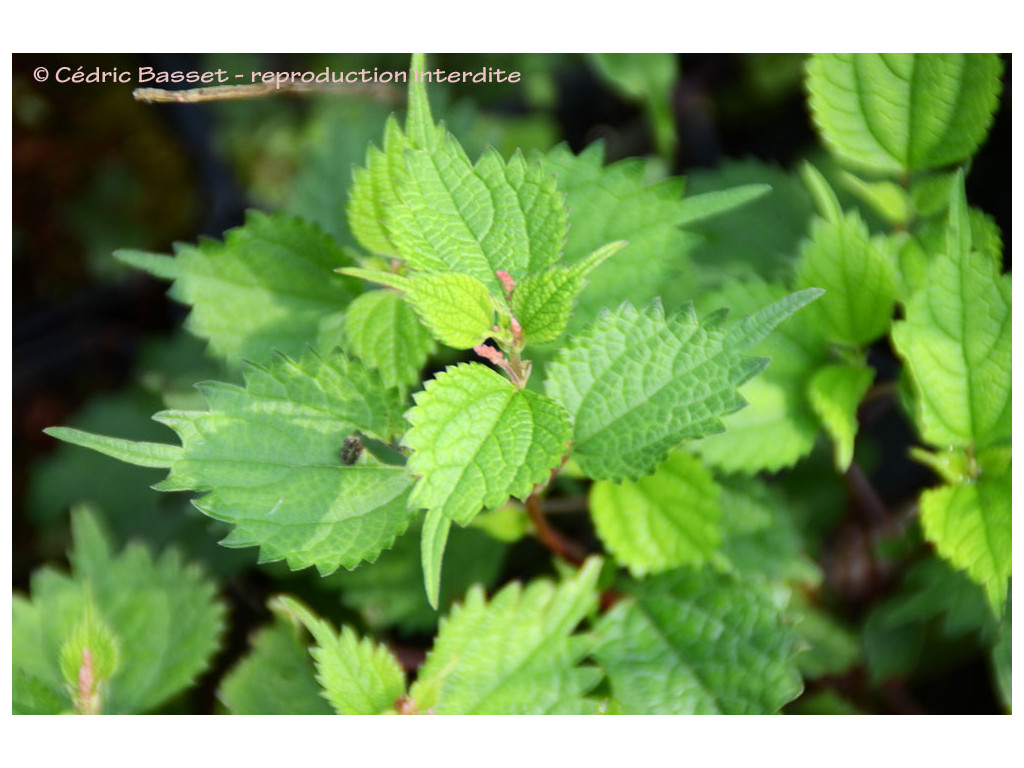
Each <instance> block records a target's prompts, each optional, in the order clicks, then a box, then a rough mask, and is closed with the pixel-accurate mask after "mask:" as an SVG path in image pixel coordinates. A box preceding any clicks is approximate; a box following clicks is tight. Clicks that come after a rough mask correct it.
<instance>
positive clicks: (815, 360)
mask: <svg viewBox="0 0 1024 768" xmlns="http://www.w3.org/2000/svg"><path fill="white" fill-rule="evenodd" d="M787 293H788V291H787V290H786V288H785V287H784V286H782V285H781V284H779V283H766V282H764V281H762V280H760V279H758V278H751V277H748V278H746V279H744V280H742V281H735V280H731V281H729V282H727V283H725V284H724V285H723V286H722V288H721V289H720V290H718V291H713V292H710V293H706V294H704V295H703V296H702V297H701V302H700V306H701V307H702V308H704V309H707V310H712V309H717V308H719V307H729V308H730V313H731V314H732V313H734V314H735V315H736V316H741V315H745V314H748V313H751V312H754V311H756V310H757V309H758V308H759V307H763V306H765V305H766V304H769V303H770V302H773V301H778V300H780V299H782V298H783V297H785V296H786V295H787ZM808 315H809V313H806V312H800V313H798V314H797V315H796V316H795V317H791V318H789V319H788V320H787V321H786V322H784V323H783V324H782V325H781V326H780V327H779V328H778V329H777V330H776V331H775V332H773V333H772V334H771V335H770V336H769V337H768V338H767V339H765V340H764V341H763V342H761V343H760V344H758V345H756V346H755V347H753V348H752V349H751V350H750V352H751V354H756V355H761V356H764V357H769V358H771V361H772V362H771V364H770V365H769V366H768V368H767V369H766V370H765V371H764V372H763V373H762V374H761V375H759V376H757V377H755V378H754V379H753V380H751V381H748V382H747V383H746V384H744V385H743V386H742V387H740V390H739V392H740V396H741V397H742V398H743V399H744V400H745V401H746V402H747V406H746V407H745V408H743V410H741V411H739V412H737V413H732V414H729V415H727V416H725V417H724V418H723V419H722V423H723V424H724V425H725V431H724V432H722V433H720V434H716V435H711V436H709V437H707V438H705V439H703V440H701V441H700V443H699V444H697V450H698V451H699V452H700V454H701V457H702V458H703V459H704V461H705V462H706V463H707V464H709V465H711V466H713V467H716V468H718V469H721V470H723V471H725V472H743V473H748V474H749V473H753V472H759V471H763V470H769V471H777V470H779V469H782V468H784V467H789V466H792V465H793V464H795V463H796V462H797V461H798V460H799V459H801V458H803V457H804V456H806V455H807V454H808V453H810V451H811V450H812V449H813V448H814V443H815V440H816V439H817V436H818V424H817V421H816V419H815V417H814V413H813V411H812V410H811V408H810V405H809V404H808V402H807V397H806V394H805V392H806V389H807V383H808V381H809V380H810V378H811V376H812V375H813V374H814V371H815V369H816V368H817V366H818V365H820V364H821V363H822V362H823V361H825V360H826V359H827V356H828V344H827V342H826V341H825V339H824V337H823V336H822V334H821V329H820V327H819V326H818V325H817V324H816V323H815V322H814V321H813V320H812V319H811V318H809V317H808Z"/></svg>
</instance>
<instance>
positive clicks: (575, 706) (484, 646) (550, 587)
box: [410, 558, 601, 715]
mask: <svg viewBox="0 0 1024 768" xmlns="http://www.w3.org/2000/svg"><path fill="white" fill-rule="evenodd" d="M600 571H601V561H600V559H598V558H591V559H589V560H588V561H587V562H586V563H584V565H583V566H582V567H581V568H580V570H579V571H578V572H577V573H576V574H575V575H574V576H573V577H571V578H570V579H567V580H566V581H564V582H562V583H561V584H559V585H555V584H552V583H551V582H549V581H547V580H545V579H538V580H535V581H531V582H530V583H529V584H528V585H527V586H526V587H523V586H521V585H520V584H518V583H513V584H510V585H509V586H507V587H505V588H504V589H502V590H501V591H500V592H498V594H496V595H495V596H494V597H493V598H491V600H490V601H489V602H488V601H487V600H486V599H485V597H484V592H483V589H481V588H480V587H473V588H472V589H470V591H469V592H468V594H467V595H466V599H465V602H464V603H462V604H461V605H456V606H455V607H454V608H453V609H452V612H451V614H450V615H449V616H448V617H446V618H444V619H442V621H441V628H440V631H439V632H438V636H437V639H436V641H435V642H434V647H433V648H432V649H431V651H430V653H429V654H428V656H427V661H426V663H425V664H424V665H423V666H422V667H420V671H419V675H418V677H417V680H416V682H415V683H414V684H413V686H412V688H411V689H410V696H411V698H412V700H413V701H414V702H415V704H416V707H417V710H418V711H419V712H426V711H433V712H435V713H436V714H439V715H440V714H462V715H468V714H495V715H496V714H502V715H509V714H558V713H561V714H582V713H584V712H588V711H589V712H593V711H595V710H596V702H595V703H588V702H587V701H586V700H585V699H584V698H583V697H584V696H585V695H586V694H587V693H588V692H589V691H590V690H591V689H592V688H593V687H594V686H595V685H596V684H597V682H598V680H599V679H600V672H598V670H596V669H594V668H592V667H591V668H587V667H582V666H579V663H580V662H581V661H582V660H583V658H584V657H585V656H586V655H587V654H588V653H589V651H590V650H591V648H592V646H593V641H592V639H591V637H590V636H589V635H579V634H573V631H574V630H575V629H576V627H577V626H578V625H579V624H580V622H581V621H583V619H584V618H586V617H587V616H589V615H590V614H591V613H592V612H593V611H594V610H595V609H596V608H597V598H598V594H597V579H598V576H599V574H600Z"/></svg>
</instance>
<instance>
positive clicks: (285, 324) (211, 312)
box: [115, 211, 359, 364]
mask: <svg viewBox="0 0 1024 768" xmlns="http://www.w3.org/2000/svg"><path fill="white" fill-rule="evenodd" d="M115 256H116V257H117V258H118V259H120V260H121V261H123V262H125V263H127V264H130V265H133V266H137V267H139V268H141V269H152V271H153V273H154V274H155V275H156V276H157V277H168V276H169V274H170V271H171V270H170V269H169V268H167V269H165V268H162V267H161V268H153V265H154V260H153V257H152V255H151V254H140V253H139V252H137V251H118V252H117V253H116V254H115ZM347 263H351V262H350V260H349V258H348V257H347V256H346V255H345V253H344V252H343V251H342V250H341V248H339V247H338V245H337V244H336V243H335V241H334V240H333V239H332V238H331V237H329V236H328V235H326V234H324V233H323V232H322V231H321V230H320V229H319V228H318V227H317V226H315V225H313V224H309V223H307V222H304V221H302V220H300V219H295V218H292V217H290V216H286V215H284V214H274V215H270V216H268V215H266V214H263V213H258V212H256V211H250V212H249V213H248V215H247V216H246V221H245V225H244V226H241V227H237V228H235V229H231V230H229V231H228V232H226V233H225V236H224V241H223V242H219V241H216V240H202V241H201V242H200V243H199V245H198V246H193V245H178V246H177V248H176V255H175V258H174V262H173V274H174V277H175V281H174V285H173V286H171V290H170V292H169V295H170V296H171V297H172V298H174V299H176V300H177V301H180V302H181V303H183V304H188V305H190V306H191V307H192V311H191V313H190V314H189V316H188V319H187V320H186V327H187V328H188V329H189V330H190V331H191V332H192V333H194V334H195V335H196V336H199V337H200V338H203V339H206V340H207V341H209V343H210V348H211V349H212V350H213V351H214V352H215V353H217V354H218V355H221V356H223V357H224V358H226V359H227V360H228V361H229V362H231V363H233V364H237V363H238V362H239V361H240V360H241V359H243V358H247V359H249V358H251V359H257V360H260V359H265V358H266V357H267V356H268V355H269V354H270V352H271V351H278V352H283V353H285V354H298V353H300V352H301V351H302V350H303V349H305V348H306V346H308V345H310V344H312V345H314V346H316V347H318V348H319V349H321V351H324V352H329V351H330V349H331V347H332V346H333V338H334V336H333V334H330V333H328V332H325V331H324V330H323V329H325V328H329V327H330V325H331V322H330V320H331V318H340V317H341V315H342V313H344V311H345V307H346V306H347V305H348V303H349V302H350V301H351V300H352V299H354V298H355V297H356V296H357V295H358V293H359V286H358V284H357V283H356V281H354V280H352V279H351V278H348V277H342V276H340V275H337V274H335V273H334V272H333V270H334V269H335V268H336V267H339V266H343V265H345V264H347Z"/></svg>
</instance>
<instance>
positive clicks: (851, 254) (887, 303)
mask: <svg viewBox="0 0 1024 768" xmlns="http://www.w3.org/2000/svg"><path fill="white" fill-rule="evenodd" d="M797 283H798V285H799V286H801V287H810V286H814V287H816V288H823V289H825V295H824V296H823V297H822V298H821V301H819V302H818V303H817V305H816V306H815V307H813V308H812V309H810V310H809V311H808V314H811V315H817V316H818V317H819V318H820V322H821V323H822V326H823V329H824V332H825V334H826V335H827V336H828V338H829V339H830V340H831V341H834V342H836V343H839V344H848V345H852V346H864V345H867V344H869V343H870V342H872V341H874V340H875V339H877V338H878V337H879V336H882V335H883V334H885V333H886V331H888V329H889V323H890V322H891V320H892V312H893V305H894V304H895V301H896V265H895V263H894V261H893V259H892V258H891V256H890V255H889V252H888V248H887V247H886V245H885V242H884V240H882V239H872V238H871V236H870V233H869V232H868V228H867V225H866V224H865V223H864V220H863V219H861V217H860V215H859V214H858V213H857V212H856V211H851V212H849V213H847V214H845V215H844V216H843V217H842V218H841V219H840V220H838V221H835V222H832V221H826V220H824V219H818V218H816V219H814V220H813V221H812V222H811V235H810V239H809V240H807V241H805V243H804V245H803V248H802V249H801V257H800V263H799V266H798V268H797Z"/></svg>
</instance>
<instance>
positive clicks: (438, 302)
mask: <svg viewBox="0 0 1024 768" xmlns="http://www.w3.org/2000/svg"><path fill="white" fill-rule="evenodd" d="M339 271H341V272H343V273H345V274H346V275H351V276H352V277H361V278H363V279H364V280H372V281H374V282H377V283H381V284H382V285H387V286H390V287H391V288H395V289H397V290H399V291H401V292H402V295H403V296H404V297H405V299H406V301H408V302H409V305H410V306H411V307H412V308H413V309H414V310H415V311H416V314H417V315H419V317H420V319H421V320H422V321H423V324H424V325H426V326H427V328H429V329H430V332H431V334H432V335H433V336H434V338H435V339H437V340H438V341H440V342H441V343H442V344H447V345H448V346H449V347H454V348H455V349H472V348H473V347H475V346H477V345H478V344H480V343H481V342H482V341H484V340H485V339H487V337H489V336H490V335H492V334H493V333H494V330H493V329H494V309H495V307H494V300H493V299H492V298H491V294H490V292H489V291H488V290H487V286H485V285H484V284H483V283H481V282H480V281H479V280H477V279H476V278H474V277H470V276H469V275H460V274H455V273H429V272H412V273H410V274H408V275H398V274H395V273H392V272H380V271H375V270H370V269H342V270H339Z"/></svg>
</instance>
